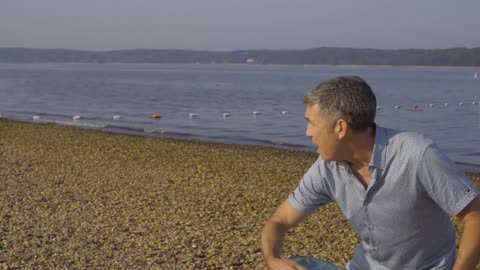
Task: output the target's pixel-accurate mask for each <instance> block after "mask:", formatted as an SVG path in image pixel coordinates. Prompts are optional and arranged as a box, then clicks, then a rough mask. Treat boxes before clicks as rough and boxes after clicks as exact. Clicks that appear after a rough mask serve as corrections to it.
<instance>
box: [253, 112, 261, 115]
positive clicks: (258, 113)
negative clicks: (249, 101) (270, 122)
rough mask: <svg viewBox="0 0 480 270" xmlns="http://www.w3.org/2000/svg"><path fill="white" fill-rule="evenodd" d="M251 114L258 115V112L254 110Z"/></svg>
mask: <svg viewBox="0 0 480 270" xmlns="http://www.w3.org/2000/svg"><path fill="white" fill-rule="evenodd" d="M252 114H253V115H260V112H257V111H254V112H253V113H252Z"/></svg>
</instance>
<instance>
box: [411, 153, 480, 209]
mask: <svg viewBox="0 0 480 270" xmlns="http://www.w3.org/2000/svg"><path fill="white" fill-rule="evenodd" d="M420 171H421V180H422V184H423V186H424V188H425V190H426V191H427V193H428V195H429V196H430V197H431V198H432V199H433V200H434V201H435V202H436V203H437V204H438V205H439V206H440V207H441V208H442V209H443V210H444V211H445V212H446V213H448V214H449V215H450V216H454V215H456V214H458V213H459V212H460V211H462V210H463V208H465V206H467V205H468V204H469V203H470V202H471V201H472V200H473V199H475V197H476V196H478V194H479V192H478V190H477V189H476V188H475V186H474V185H473V183H472V181H470V179H468V177H467V176H466V175H465V174H464V173H463V172H461V171H460V170H459V169H458V168H457V166H455V164H453V162H452V161H451V160H450V159H449V158H448V157H447V156H446V155H445V154H444V153H442V152H441V151H440V149H438V147H437V146H436V145H435V144H431V145H430V146H428V147H427V149H426V150H425V152H424V154H423V158H422V160H421V165H420Z"/></svg>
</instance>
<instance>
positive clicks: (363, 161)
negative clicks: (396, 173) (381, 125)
mask: <svg viewBox="0 0 480 270" xmlns="http://www.w3.org/2000/svg"><path fill="white" fill-rule="evenodd" d="M374 145H375V127H372V128H369V129H368V130H366V131H364V132H362V133H358V134H354V135H352V137H351V141H350V143H349V146H350V153H351V154H350V158H349V159H347V161H348V163H349V164H350V167H351V168H352V170H362V169H368V165H369V164H370V161H371V160H372V156H373V148H374Z"/></svg>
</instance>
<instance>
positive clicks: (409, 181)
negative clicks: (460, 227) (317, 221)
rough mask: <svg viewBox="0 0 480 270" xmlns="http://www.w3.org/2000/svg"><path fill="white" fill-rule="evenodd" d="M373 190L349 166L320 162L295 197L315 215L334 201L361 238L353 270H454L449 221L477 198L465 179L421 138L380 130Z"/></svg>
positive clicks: (298, 204)
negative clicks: (365, 186) (325, 205)
mask: <svg viewBox="0 0 480 270" xmlns="http://www.w3.org/2000/svg"><path fill="white" fill-rule="evenodd" d="M369 171H370V173H371V175H372V179H371V181H370V183H369V184H368V186H367V188H364V186H363V185H362V184H361V183H360V182H359V181H358V180H357V178H356V177H355V175H354V174H353V172H352V171H351V169H350V166H349V165H348V163H347V162H343V161H325V160H322V159H321V157H319V158H318V160H317V161H316V162H315V163H314V164H313V165H312V167H311V168H310V169H309V170H308V171H307V173H306V174H305V176H304V177H303V179H302V180H301V182H300V183H299V185H298V186H297V188H296V189H295V190H294V191H293V192H292V193H291V194H290V196H289V198H288V200H289V202H290V204H291V205H292V206H293V207H294V208H296V209H298V210H300V211H302V212H304V213H311V212H313V211H315V210H316V209H318V208H319V207H320V206H322V205H324V204H327V203H330V202H336V203H337V204H338V205H339V207H340V209H341V211H342V212H343V214H344V215H345V217H346V218H347V219H348V220H349V222H350V223H351V224H352V226H353V228H354V229H355V231H356V232H357V233H358V235H359V237H360V239H361V243H360V245H359V246H358V247H357V248H356V249H355V252H354V254H353V256H352V260H351V261H350V262H349V264H348V265H347V268H348V269H353V270H357V269H361V270H365V269H451V268H452V267H453V263H454V261H455V254H456V252H455V250H456V248H455V230H454V227H453V224H452V223H451V221H450V217H451V216H454V215H456V214H458V213H459V212H460V211H461V210H462V209H463V208H464V207H465V206H467V205H468V203H470V202H471V201H472V200H473V199H474V198H475V197H476V196H477V195H478V194H479V192H478V190H477V189H476V188H475V187H474V185H473V183H472V182H471V181H470V180H469V179H468V178H467V177H466V176H465V174H464V173H463V172H461V171H459V169H458V168H457V167H456V166H455V165H454V164H453V163H452V161H450V160H449V159H448V158H447V157H446V156H445V155H444V154H443V153H442V152H441V151H440V150H439V149H438V147H437V146H436V145H435V144H434V143H433V142H432V141H431V140H429V139H427V138H426V137H424V136H423V135H420V134H416V133H412V132H403V131H398V130H393V129H386V128H382V127H380V126H378V125H377V126H376V132H375V146H374V149H373V156H372V160H371V162H370V165H369Z"/></svg>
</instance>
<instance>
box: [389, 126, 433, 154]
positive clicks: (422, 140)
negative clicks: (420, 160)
mask: <svg viewBox="0 0 480 270" xmlns="http://www.w3.org/2000/svg"><path fill="white" fill-rule="evenodd" d="M382 129H383V130H384V132H385V134H386V141H387V144H388V146H390V147H392V148H399V149H403V150H409V151H421V152H423V151H424V150H425V149H426V148H427V147H428V146H430V145H431V144H433V140H432V139H430V138H428V137H427V136H425V135H423V134H420V133H417V132H411V131H403V130H397V129H391V128H382Z"/></svg>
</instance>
